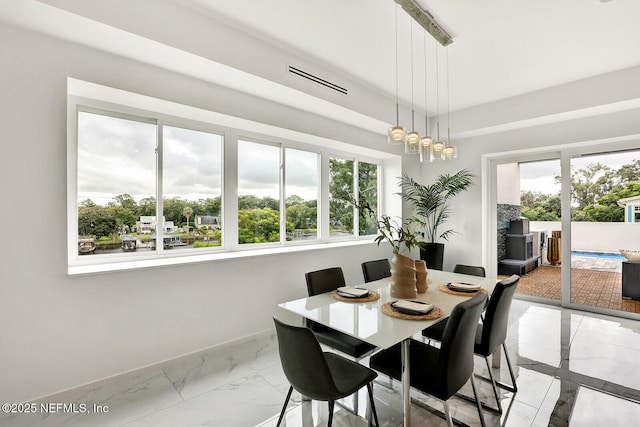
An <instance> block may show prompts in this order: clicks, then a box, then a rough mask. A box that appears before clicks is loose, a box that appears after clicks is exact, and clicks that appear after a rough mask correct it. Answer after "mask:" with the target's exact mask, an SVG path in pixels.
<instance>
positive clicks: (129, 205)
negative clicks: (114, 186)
mask: <svg viewBox="0 0 640 427" xmlns="http://www.w3.org/2000/svg"><path fill="white" fill-rule="evenodd" d="M113 199H114V200H115V201H116V202H118V204H119V205H120V206H121V207H123V208H125V209H129V210H130V211H131V212H135V211H136V210H137V209H138V204H137V203H136V201H135V199H134V198H133V197H131V196H130V195H129V194H120V195H118V196H115V197H114V198H113Z"/></svg>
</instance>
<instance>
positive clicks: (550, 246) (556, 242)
mask: <svg viewBox="0 0 640 427" xmlns="http://www.w3.org/2000/svg"><path fill="white" fill-rule="evenodd" d="M551 235H552V237H549V238H548V239H547V260H548V261H549V263H550V264H551V265H559V264H560V262H561V256H560V250H561V249H562V238H561V237H560V236H561V234H560V231H553V232H552V234H551Z"/></svg>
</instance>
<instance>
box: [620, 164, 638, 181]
mask: <svg viewBox="0 0 640 427" xmlns="http://www.w3.org/2000/svg"><path fill="white" fill-rule="evenodd" d="M638 180H640V160H634V161H633V163H629V164H626V165H623V166H621V167H620V169H618V184H627V183H629V182H632V181H638Z"/></svg>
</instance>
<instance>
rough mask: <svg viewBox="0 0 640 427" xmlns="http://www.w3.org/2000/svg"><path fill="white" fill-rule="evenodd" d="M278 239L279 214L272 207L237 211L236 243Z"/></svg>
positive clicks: (274, 240)
mask: <svg viewBox="0 0 640 427" xmlns="http://www.w3.org/2000/svg"><path fill="white" fill-rule="evenodd" d="M279 240H280V215H279V214H278V212H277V211H274V210H273V209H269V208H265V209H245V210H240V211H238V243H240V244H243V243H265V242H278V241H279Z"/></svg>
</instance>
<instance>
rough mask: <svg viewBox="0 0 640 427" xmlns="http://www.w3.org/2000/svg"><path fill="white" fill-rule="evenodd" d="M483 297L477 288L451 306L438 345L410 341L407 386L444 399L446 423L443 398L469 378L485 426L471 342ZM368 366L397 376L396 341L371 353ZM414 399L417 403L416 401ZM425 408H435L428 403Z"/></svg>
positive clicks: (398, 355) (398, 354)
mask: <svg viewBox="0 0 640 427" xmlns="http://www.w3.org/2000/svg"><path fill="white" fill-rule="evenodd" d="M486 299H487V295H486V294H485V293H483V292H478V293H477V294H476V295H475V296H474V297H473V298H470V299H468V300H466V301H463V302H461V303H460V304H458V305H456V306H455V307H454V308H453V310H452V311H451V315H450V316H449V320H448V322H447V324H446V327H445V329H444V331H443V335H442V341H441V346H440V348H436V347H432V346H430V345H427V344H425V343H423V342H420V341H416V340H414V339H412V340H411V341H410V345H409V377H410V380H411V387H413V388H415V389H417V390H420V391H421V392H423V393H426V394H429V395H431V396H433V397H435V398H437V399H440V400H442V401H443V402H444V417H445V419H446V420H447V424H448V425H449V426H450V427H452V426H453V421H452V419H451V414H450V412H449V405H448V403H447V401H448V400H449V398H450V397H451V396H453V395H454V394H456V393H457V392H458V391H459V390H460V389H461V388H462V386H464V385H465V384H466V383H467V381H469V380H471V386H472V387H473V393H474V395H475V396H476V408H477V410H478V416H479V417H480V423H481V424H482V426H483V427H484V426H485V421H484V415H483V413H482V406H481V405H480V403H479V402H480V401H479V400H477V390H476V383H475V380H474V378H473V344H474V338H475V334H476V328H477V325H478V320H479V319H480V313H481V312H482V309H483V307H484V303H485V301H486ZM369 367H371V368H372V369H374V370H376V371H378V372H381V373H383V374H385V375H388V376H389V377H391V378H395V379H397V380H399V379H400V376H401V371H402V360H401V348H400V344H397V345H395V346H393V347H390V348H389V349H386V350H381V351H379V352H378V353H376V354H374V355H373V356H371V358H370V359H369ZM414 403H416V404H419V403H418V402H417V401H416V402H414ZM420 406H422V405H420ZM425 409H428V410H430V411H434V412H436V411H435V409H433V408H431V407H426V408H425Z"/></svg>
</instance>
